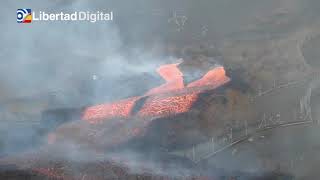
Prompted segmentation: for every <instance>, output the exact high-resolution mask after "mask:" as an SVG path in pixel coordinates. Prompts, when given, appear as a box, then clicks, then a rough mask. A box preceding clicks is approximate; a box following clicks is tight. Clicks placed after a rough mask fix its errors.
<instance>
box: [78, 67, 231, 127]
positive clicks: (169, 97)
mask: <svg viewBox="0 0 320 180" xmlns="http://www.w3.org/2000/svg"><path fill="white" fill-rule="evenodd" d="M179 64H180V63H176V64H166V65H162V66H161V67H159V68H158V69H157V72H158V74H159V75H160V76H161V77H162V78H163V79H164V80H165V81H166V82H165V84H163V85H160V86H158V87H156V88H153V89H151V90H149V91H148V92H147V93H146V94H144V95H142V96H137V97H130V98H128V99H124V100H120V101H117V102H113V103H106V104H100V105H95V106H91V107H88V108H86V109H85V111H84V113H83V116H82V119H83V120H85V121H88V122H90V123H98V122H101V121H104V120H108V119H113V118H130V117H132V116H137V117H142V118H148V117H165V116H170V115H174V114H179V113H184V112H187V111H189V110H190V108H191V107H192V105H193V103H194V102H196V101H197V99H198V96H199V94H200V93H202V92H204V91H206V90H212V89H214V88H216V87H219V86H221V85H223V84H225V83H227V82H228V81H229V80H230V79H229V77H227V76H226V73H225V70H224V68H223V67H221V66H220V67H215V68H213V69H211V70H209V71H208V72H207V73H206V74H205V75H204V76H203V77H202V78H200V79H198V80H195V81H193V82H191V83H189V84H187V85H184V83H183V73H182V72H181V71H180V70H179V68H178V65H179ZM142 98H145V101H144V102H143V105H142V106H141V107H139V109H138V111H137V112H135V113H133V109H134V108H135V106H136V104H137V102H138V101H139V100H141V99H142Z"/></svg>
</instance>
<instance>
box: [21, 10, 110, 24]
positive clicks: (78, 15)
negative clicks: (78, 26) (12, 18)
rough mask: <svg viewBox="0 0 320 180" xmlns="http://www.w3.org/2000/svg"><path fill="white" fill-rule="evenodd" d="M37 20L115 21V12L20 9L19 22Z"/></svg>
mask: <svg viewBox="0 0 320 180" xmlns="http://www.w3.org/2000/svg"><path fill="white" fill-rule="evenodd" d="M31 21H32V22H35V21H89V22H92V23H94V22H97V21H113V12H112V11H110V12H101V11H96V12H90V11H76V12H71V13H66V12H58V13H46V12H44V11H38V12H35V11H32V12H31V9H18V10H17V22H18V23H31Z"/></svg>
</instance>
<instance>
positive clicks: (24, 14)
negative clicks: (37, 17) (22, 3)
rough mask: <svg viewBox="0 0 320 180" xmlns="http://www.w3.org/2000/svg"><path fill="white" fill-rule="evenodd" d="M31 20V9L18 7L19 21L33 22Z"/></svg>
mask: <svg viewBox="0 0 320 180" xmlns="http://www.w3.org/2000/svg"><path fill="white" fill-rule="evenodd" d="M31 21H32V14H31V9H17V22H18V23H31Z"/></svg>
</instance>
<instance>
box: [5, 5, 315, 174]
mask: <svg viewBox="0 0 320 180" xmlns="http://www.w3.org/2000/svg"><path fill="white" fill-rule="evenodd" d="M55 3H56V6H59V5H61V4H62V5H65V4H69V3H71V1H70V2H60V1H57V2H55ZM101 4H103V3H102V2H101V3H100V5H101ZM113 4H114V5H115V12H116V13H119V16H118V21H117V22H116V24H117V25H118V26H119V27H120V34H121V36H122V38H123V41H124V45H123V47H121V48H123V49H126V48H128V47H130V46H132V45H136V44H138V45H141V46H144V48H145V49H146V50H150V49H149V46H152V44H155V43H157V42H158V41H160V42H161V43H162V44H163V45H164V48H163V49H162V48H160V49H157V48H155V49H152V50H153V51H155V52H154V53H156V54H157V53H159V54H161V55H163V54H165V55H173V56H177V57H182V58H184V59H185V60H186V63H185V64H182V65H181V68H182V70H183V71H186V72H187V71H190V70H191V71H193V72H195V73H194V74H193V73H190V74H188V73H185V74H186V76H187V77H186V82H189V81H192V80H193V79H194V78H196V77H198V76H201V75H202V72H201V71H200V73H198V71H194V70H198V69H202V70H203V71H204V72H205V70H206V69H207V68H208V67H209V66H211V64H212V62H213V61H214V62H218V63H221V64H222V65H224V66H225V67H226V69H228V75H230V76H231V77H232V78H233V80H234V81H235V84H233V85H232V86H229V87H224V88H223V89H222V90H221V91H215V92H210V93H209V94H207V95H203V97H202V99H201V100H200V101H199V102H198V104H197V106H195V107H194V109H193V111H192V112H190V113H188V114H184V115H179V116H174V117H171V118H167V119H159V120H157V121H155V122H154V123H153V124H152V126H151V127H150V129H149V131H148V132H147V136H145V137H142V138H141V139H134V140H132V142H129V143H128V144H125V145H124V147H130V148H133V149H134V150H139V152H140V153H141V154H142V156H143V157H144V156H145V157H148V158H146V159H149V157H150V159H152V162H154V161H156V162H161V163H160V164H161V166H164V167H163V168H156V169H157V170H159V169H160V170H163V171H170V170H173V171H175V170H176V169H179V168H182V169H183V170H185V169H187V173H186V174H187V175H188V177H190V176H191V177H192V176H193V177H199V176H200V175H204V176H207V177H208V176H209V177H211V175H212V176H217V174H218V175H219V177H216V178H217V179H219V178H220V179H228V178H229V179H246V180H247V179H250V178H252V179H268V178H269V179H273V180H274V179H281V178H282V179H301V180H305V179H306V180H308V179H317V178H318V177H319V172H317V170H318V168H317V167H318V165H319V162H320V160H319V159H318V156H319V155H318V153H319V152H318V150H319V143H318V140H317V139H318V126H317V125H310V124H308V125H302V126H294V127H289V128H278V129H277V128H275V129H272V130H269V131H264V132H259V133H255V134H253V135H252V136H250V137H248V138H247V139H246V140H245V141H242V142H241V143H239V144H237V146H232V147H231V148H227V149H226V150H224V151H222V152H220V153H219V154H216V155H215V156H210V157H208V158H205V159H204V160H203V161H200V162H197V163H195V162H194V159H195V158H197V157H198V156H200V155H201V153H203V152H201V153H200V152H198V149H196V151H195V152H194V155H193V152H192V151H193V147H195V146H197V145H199V144H200V145H201V144H205V145H207V144H206V143H207V142H210V141H211V138H212V137H214V138H216V139H223V141H224V140H226V141H228V139H226V132H227V137H230V136H229V135H230V134H229V133H230V131H229V130H230V127H238V129H240V130H238V131H237V132H235V134H233V137H234V138H236V136H237V135H239V134H240V135H241V133H242V134H243V133H244V128H243V123H244V121H245V120H246V121H247V122H248V125H249V130H251V129H250V127H251V128H252V129H254V128H256V126H259V125H260V124H261V120H262V117H263V116H264V114H266V116H267V118H271V117H272V118H274V119H273V120H275V119H277V118H278V119H279V117H281V119H282V120H283V121H286V122H294V121H296V120H298V119H299V118H301V117H300V114H299V110H298V109H299V100H300V97H301V96H302V95H303V94H304V93H305V91H306V89H305V88H306V87H307V86H308V85H307V84H302V85H301V86H292V87H290V88H283V89H281V90H276V92H274V93H270V94H267V95H265V96H259V97H256V96H257V95H258V94H259V93H260V92H264V91H265V90H268V89H270V88H273V87H274V86H278V85H282V84H286V83H288V82H292V81H296V80H301V79H304V77H306V76H308V75H309V74H310V73H312V72H316V71H318V70H319V68H317V67H316V66H318V64H319V63H318V60H317V59H318V52H317V49H319V48H317V47H318V46H319V42H318V41H319V36H318V33H319V32H318V29H319V25H318V24H319V22H318V17H319V14H318V10H319V8H318V7H319V3H318V2H317V1H316V0H308V1H299V0H296V1H286V0H281V1H268V2H267V1H262V0H261V1H256V0H242V1H239V2H234V1H230V0H227V1H223V2H222V1H221V2H213V1H209V0H204V1H201V2H197V3H194V2H193V1H186V3H185V4H182V3H181V2H180V1H170V2H165V1H161V2H160V1H159V2H153V1H152V2H151V1H148V2H147V1H140V2H139V3H136V4H135V5H134V7H133V8H132V7H128V6H123V4H122V2H120V1H119V2H117V3H113ZM146 6H147V7H148V8H145V7H146ZM131 9H135V11H134V12H133V11H132V10H131ZM225 9H228V11H225ZM251 10H253V11H251ZM174 11H177V13H178V15H180V16H181V17H184V16H186V17H187V18H188V20H187V23H186V24H185V26H184V27H180V26H177V24H175V23H174V21H168V20H170V19H171V18H172V16H173V14H174ZM122 12H124V13H122ZM133 15H134V16H135V19H136V21H130V22H127V21H128V16H130V17H131V16H133ZM222 17H223V18H222ZM8 27H9V26H8ZM10 27H11V26H10ZM206 29H207V30H208V31H207V30H206ZM6 30H7V31H8V29H5V30H4V31H6ZM21 32H22V31H21ZM37 36H38V35H37ZM61 39H63V38H61ZM93 46H95V47H96V45H93ZM53 47H54V46H53ZM40 49H41V48H40ZM67 50H68V49H66V50H65V51H61V54H62V55H60V54H57V55H56V56H54V55H53V54H48V55H51V56H52V57H53V58H55V57H58V58H56V59H59V58H61V59H63V60H66V59H64V58H63V55H65V54H68V53H66V52H68V51H67ZM14 52H16V51H14ZM55 53H56V52H55ZM48 55H47V54H46V56H48ZM1 57H3V56H2V55H1ZM71 57H73V56H71ZM76 57H77V59H90V58H92V57H87V56H81V58H80V57H78V56H76ZM165 57H166V56H165ZM68 58H70V57H68ZM41 60H42V59H41ZM132 61H134V60H132ZM42 62H45V61H43V60H42ZM135 63H136V64H139V61H134V63H133V64H135ZM80 64H82V66H83V67H82V66H81V68H80V67H79V69H80V70H79V71H81V78H80V79H81V80H77V78H78V77H71V78H75V80H76V81H75V83H74V84H73V83H70V84H67V85H68V86H66V87H63V90H64V91H63V92H64V93H65V95H64V96H61V97H60V96H59V95H58V96H59V97H58V98H57V99H58V100H57V101H58V103H52V102H50V100H48V98H47V96H46V97H45V98H42V99H41V100H40V101H38V99H39V98H35V97H34V96H36V97H40V96H39V95H38V94H41V95H42V94H43V93H44V94H45V93H48V92H38V90H37V89H38V87H39V84H40V85H41V86H43V84H44V83H39V84H38V85H37V84H35V85H34V84H32V83H31V84H32V85H29V86H30V87H37V88H31V90H30V87H29V86H26V84H27V83H25V84H23V85H22V87H23V88H20V89H23V92H25V93H22V94H23V95H25V96H29V95H30V96H33V97H31V98H27V99H28V100H26V101H24V100H23V101H19V100H18V101H14V102H13V101H10V100H9V101H2V102H3V103H2V104H1V108H2V110H3V111H8V112H9V111H10V112H11V111H13V112H14V113H13V114H16V113H18V114H19V113H21V115H19V116H18V117H13V118H11V119H10V118H7V117H5V116H3V117H2V118H3V119H10V121H11V120H16V119H18V120H27V121H29V120H36V121H37V120H39V119H41V118H40V114H41V113H40V112H41V111H43V110H46V109H55V108H57V107H59V108H63V109H64V108H65V106H64V105H65V104H64V103H65V101H67V102H68V103H67V104H68V105H71V106H72V107H73V106H75V104H76V105H79V104H81V107H82V106H83V105H87V104H90V103H94V102H98V101H99V102H102V101H105V100H110V99H121V98H123V97H129V96H131V95H136V94H142V93H143V92H145V91H146V90H147V89H149V88H150V87H153V86H156V85H158V84H159V83H160V84H161V80H160V79H159V78H157V77H154V72H151V73H150V72H147V73H146V74H142V75H141V74H138V75H132V76H131V75H129V77H127V76H121V77H119V78H116V81H119V82H121V83H118V84H115V85H114V84H112V85H111V86H105V87H104V86H102V87H100V90H99V89H98V90H99V91H100V93H101V94H103V93H105V88H107V89H108V88H111V87H113V88H116V90H115V93H113V96H112V97H110V96H106V97H102V96H98V97H101V99H99V98H98V99H92V91H91V90H90V89H89V90H88V89H87V87H88V86H89V87H90V86H91V85H92V84H91V83H92V81H90V80H88V79H90V78H91V75H92V73H96V71H94V70H93V71H90V72H88V71H89V69H90V70H92V69H91V68H88V67H89V65H90V67H92V66H95V63H88V62H86V63H80ZM97 64H99V63H97ZM97 66H99V65H97ZM48 67H51V66H50V64H48V65H47V66H46V68H48ZM54 67H56V66H54ZM46 68H43V69H44V70H43V71H46ZM8 69H11V68H8ZM4 70H5V69H2V71H4ZM49 70H50V68H49ZM109 70H110V69H109ZM4 72H5V71H4ZM49 72H51V73H53V76H56V75H57V74H58V73H57V74H55V73H54V72H55V69H54V68H53V69H51V71H49ZM75 74H77V73H76V71H75ZM98 75H99V74H98ZM38 76H41V75H38ZM6 77H7V76H6ZM26 77H27V76H26ZM44 77H46V76H44ZM88 77H89V78H88ZM99 77H101V78H102V79H101V81H100V82H101V83H102V84H108V83H109V81H110V79H108V78H109V77H108V76H106V77H104V76H99ZM68 78H69V77H68ZM103 78H105V79H103ZM112 78H113V77H112ZM29 79H32V78H29ZM83 79H84V83H83V84H82V83H81V82H83V81H82V80H83ZM134 79H139V80H137V83H136V82H135V80H134ZM22 80H23V78H22ZM24 80H26V79H24ZM32 80H33V79H32ZM17 82H21V79H20V81H19V79H18V80H17ZM28 82H29V81H28ZM127 82H129V83H127ZM151 82H152V83H151ZM158 82H159V83H158ZM137 84H138V85H137ZM5 85H6V84H4V85H3V84H1V87H2V86H5ZM247 86H248V87H247ZM28 87H29V88H28ZM130 88H136V89H137V88H138V90H137V91H139V92H137V91H129V92H127V91H125V90H126V89H130ZM3 89H4V90H3V97H2V96H1V99H6V98H8V96H10V94H14V95H15V93H12V92H11V91H10V90H7V87H5V88H3ZM9 89H10V88H9ZM124 91H125V92H124ZM317 91H318V90H317ZM14 92H15V91H14ZM28 92H29V93H28ZM30 92H32V93H30ZM20 93H21V92H20ZM77 93H79V94H80V95H77ZM217 93H219V94H222V96H221V97H215V94H217ZM8 94H9V95H8ZM101 94H99V95H101ZM316 94H317V93H315V95H314V96H313V98H312V105H311V106H312V107H313V111H312V113H313V117H314V119H316V118H317V117H319V114H318V109H319V102H318V101H319V100H318V96H317V95H316ZM12 96H13V95H12ZM41 97H42V96H41ZM79 97H81V98H83V99H80V98H79ZM9 99H10V98H9ZM49 99H50V98H49ZM91 100H92V101H91ZM252 100H253V101H252ZM8 102H9V103H8ZM12 102H13V103H12ZM39 102H40V103H39ZM71 102H72V103H71ZM8 104H10V105H8ZM7 106H9V107H7ZM33 107H35V108H33ZM76 108H78V106H77V107H76ZM30 109H31V110H30ZM30 111H32V114H35V115H34V116H29V117H28V118H21V117H27V115H28V113H29V112H30ZM278 114H280V116H278ZM270 122H271V121H268V123H270ZM23 123H25V121H24V122H23ZM63 123H65V122H63ZM72 123H74V122H71V123H67V124H64V127H66V128H65V129H66V131H59V132H61V134H59V135H60V137H62V138H65V139H66V140H69V139H71V140H72V141H71V142H64V143H66V144H67V146H65V145H66V144H62V146H57V147H55V146H49V147H46V146H44V147H42V148H44V149H46V148H48V149H50V150H48V149H47V150H48V152H46V150H44V151H45V152H43V149H41V150H40V151H37V149H36V153H35V155H34V156H35V157H36V158H35V160H34V161H33V160H30V159H32V156H31V155H30V157H29V156H28V154H27V155H25V156H24V157H22V158H21V159H20V160H19V158H16V157H15V156H16V155H17V154H15V152H17V151H18V152H19V151H20V152H21V151H24V150H26V146H29V147H30V145H31V147H32V146H33V144H32V143H33V142H32V141H30V139H32V140H34V139H35V138H34V136H28V135H29V134H31V135H33V132H32V133H28V131H25V129H33V127H31V128H29V127H22V128H12V129H11V128H10V127H11V125H10V126H9V127H8V126H7V124H6V123H5V124H6V125H5V126H1V127H2V129H1V132H2V134H4V135H3V136H1V137H2V138H5V143H1V147H3V149H5V151H6V152H8V151H9V152H10V153H13V154H12V156H11V157H9V158H8V157H7V160H8V159H9V161H5V159H6V158H4V159H3V160H2V163H4V164H6V165H5V167H3V166H2V167H0V169H1V170H2V171H1V173H0V179H10V178H11V179H46V178H47V179H54V178H56V179H61V177H60V176H58V177H57V176H53V175H52V174H50V173H49V175H48V172H47V171H42V173H39V171H36V172H35V171H34V169H32V168H47V167H48V168H51V167H55V168H56V169H58V171H59V172H60V175H61V174H64V175H66V177H68V178H69V179H72V177H70V176H73V178H74V179H90V178H91V179H99V178H100V179H169V177H167V176H165V175H164V176H161V175H153V174H152V175H150V174H149V175H148V174H147V175H146V174H144V173H136V172H131V171H130V170H128V169H127V167H122V166H121V165H118V164H112V163H110V162H109V161H108V162H104V163H102V166H106V167H101V164H100V163H97V161H98V160H101V159H103V158H102V157H100V156H97V157H95V156H93V155H92V154H94V155H97V154H99V155H101V154H108V153H109V152H108V151H107V150H105V149H104V146H103V144H102V145H101V146H100V144H99V143H96V142H95V141H96V139H88V136H86V135H88V134H89V132H87V130H89V129H86V128H84V129H81V128H78V126H79V125H73V124H72ZM10 124H11V123H10ZM12 124H13V125H12V126H19V127H20V125H16V124H15V123H12ZM70 124H71V125H70ZM70 126H71V127H72V128H70ZM177 127H178V128H177ZM101 128H103V126H101V127H100V129H101ZM98 129H99V127H98ZM17 132H22V133H17ZM111 132H112V133H111V134H114V133H120V132H117V131H116V129H113V130H112V131H111ZM43 134H46V133H43ZM43 134H42V135H43ZM78 135H79V136H78ZM108 137H110V134H108V133H106V134H103V138H105V139H106V141H107V140H108ZM37 138H39V137H37ZM46 138H47V137H46V136H41V137H40V138H39V139H40V141H42V140H43V141H42V142H46V140H47V139H46ZM12 139H13V140H14V141H11V140H12ZM15 139H18V141H15ZM7 140H8V141H7ZM98 140H99V139H98ZM10 141H11V142H10ZM24 141H25V142H24ZM12 142H13V144H14V146H10V143H12ZM22 142H24V143H22ZM75 142H76V143H75ZM99 142H101V141H99ZM102 142H103V141H102ZM6 143H8V144H9V145H8V144H6ZM97 144H98V145H97ZM78 146H80V147H78ZM96 146H97V147H96ZM8 147H9V148H8ZM37 147H39V146H37ZM6 148H8V149H6ZM121 148H123V147H121ZM209 148H210V147H209ZM81 149H82V150H81ZM83 149H85V152H83ZM88 149H89V150H88ZM203 149H204V150H203V151H207V150H206V149H205V148H203ZM1 150H2V149H1ZM130 150H131V149H130ZM200 150H202V147H200ZM210 150H211V149H209V151H210ZM11 151H12V152H11ZM88 151H89V152H88ZM92 151H94V153H92ZM96 151H98V153H97V152H96ZM114 151H115V152H117V151H119V149H115V150H114ZM181 152H182V153H181ZM78 153H80V155H79V154H78ZM81 153H84V154H81ZM1 154H2V153H1ZM169 154H170V155H169ZM126 155H127V154H126ZM61 156H62V157H67V158H66V159H67V160H66V159H62V160H60V158H61ZM194 156H195V157H194ZM20 157H21V156H20ZM145 157H144V158H143V160H145ZM10 158H13V159H10ZM25 158H26V159H25ZM28 158H30V159H28ZM81 158H84V162H79V159H81ZM108 158H110V157H108ZM17 159H18V160H17ZM70 159H71V160H70ZM74 159H76V161H74ZM88 159H90V160H92V159H94V160H96V159H98V160H97V161H95V162H92V161H88ZM134 162H144V161H140V160H138V161H134ZM12 163H13V164H15V165H14V166H9V167H8V164H12ZM37 163H38V164H37ZM146 164H147V165H149V164H148V163H146ZM17 165H18V167H16V166H17ZM21 166H22V168H21ZM134 167H137V166H134ZM63 168H65V169H64V170H63ZM144 168H145V167H142V168H141V169H144ZM194 170H196V172H194ZM147 171H149V170H147ZM43 172H45V173H43ZM149 172H152V171H149ZM178 172H179V173H181V174H184V173H185V171H182V170H181V172H180V171H178ZM190 172H194V174H192V173H191V175H190ZM162 173H163V172H161V173H159V174H162ZM44 174H47V175H46V176H45V177H44ZM154 174H158V173H154ZM164 174H165V173H164ZM268 174H274V175H275V176H276V177H275V176H271V177H270V176H269V175H268ZM184 175H185V174H184ZM154 176H156V177H154ZM201 178H203V179H204V178H205V177H201ZM181 179H186V177H181ZM199 179H200V177H199Z"/></svg>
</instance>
